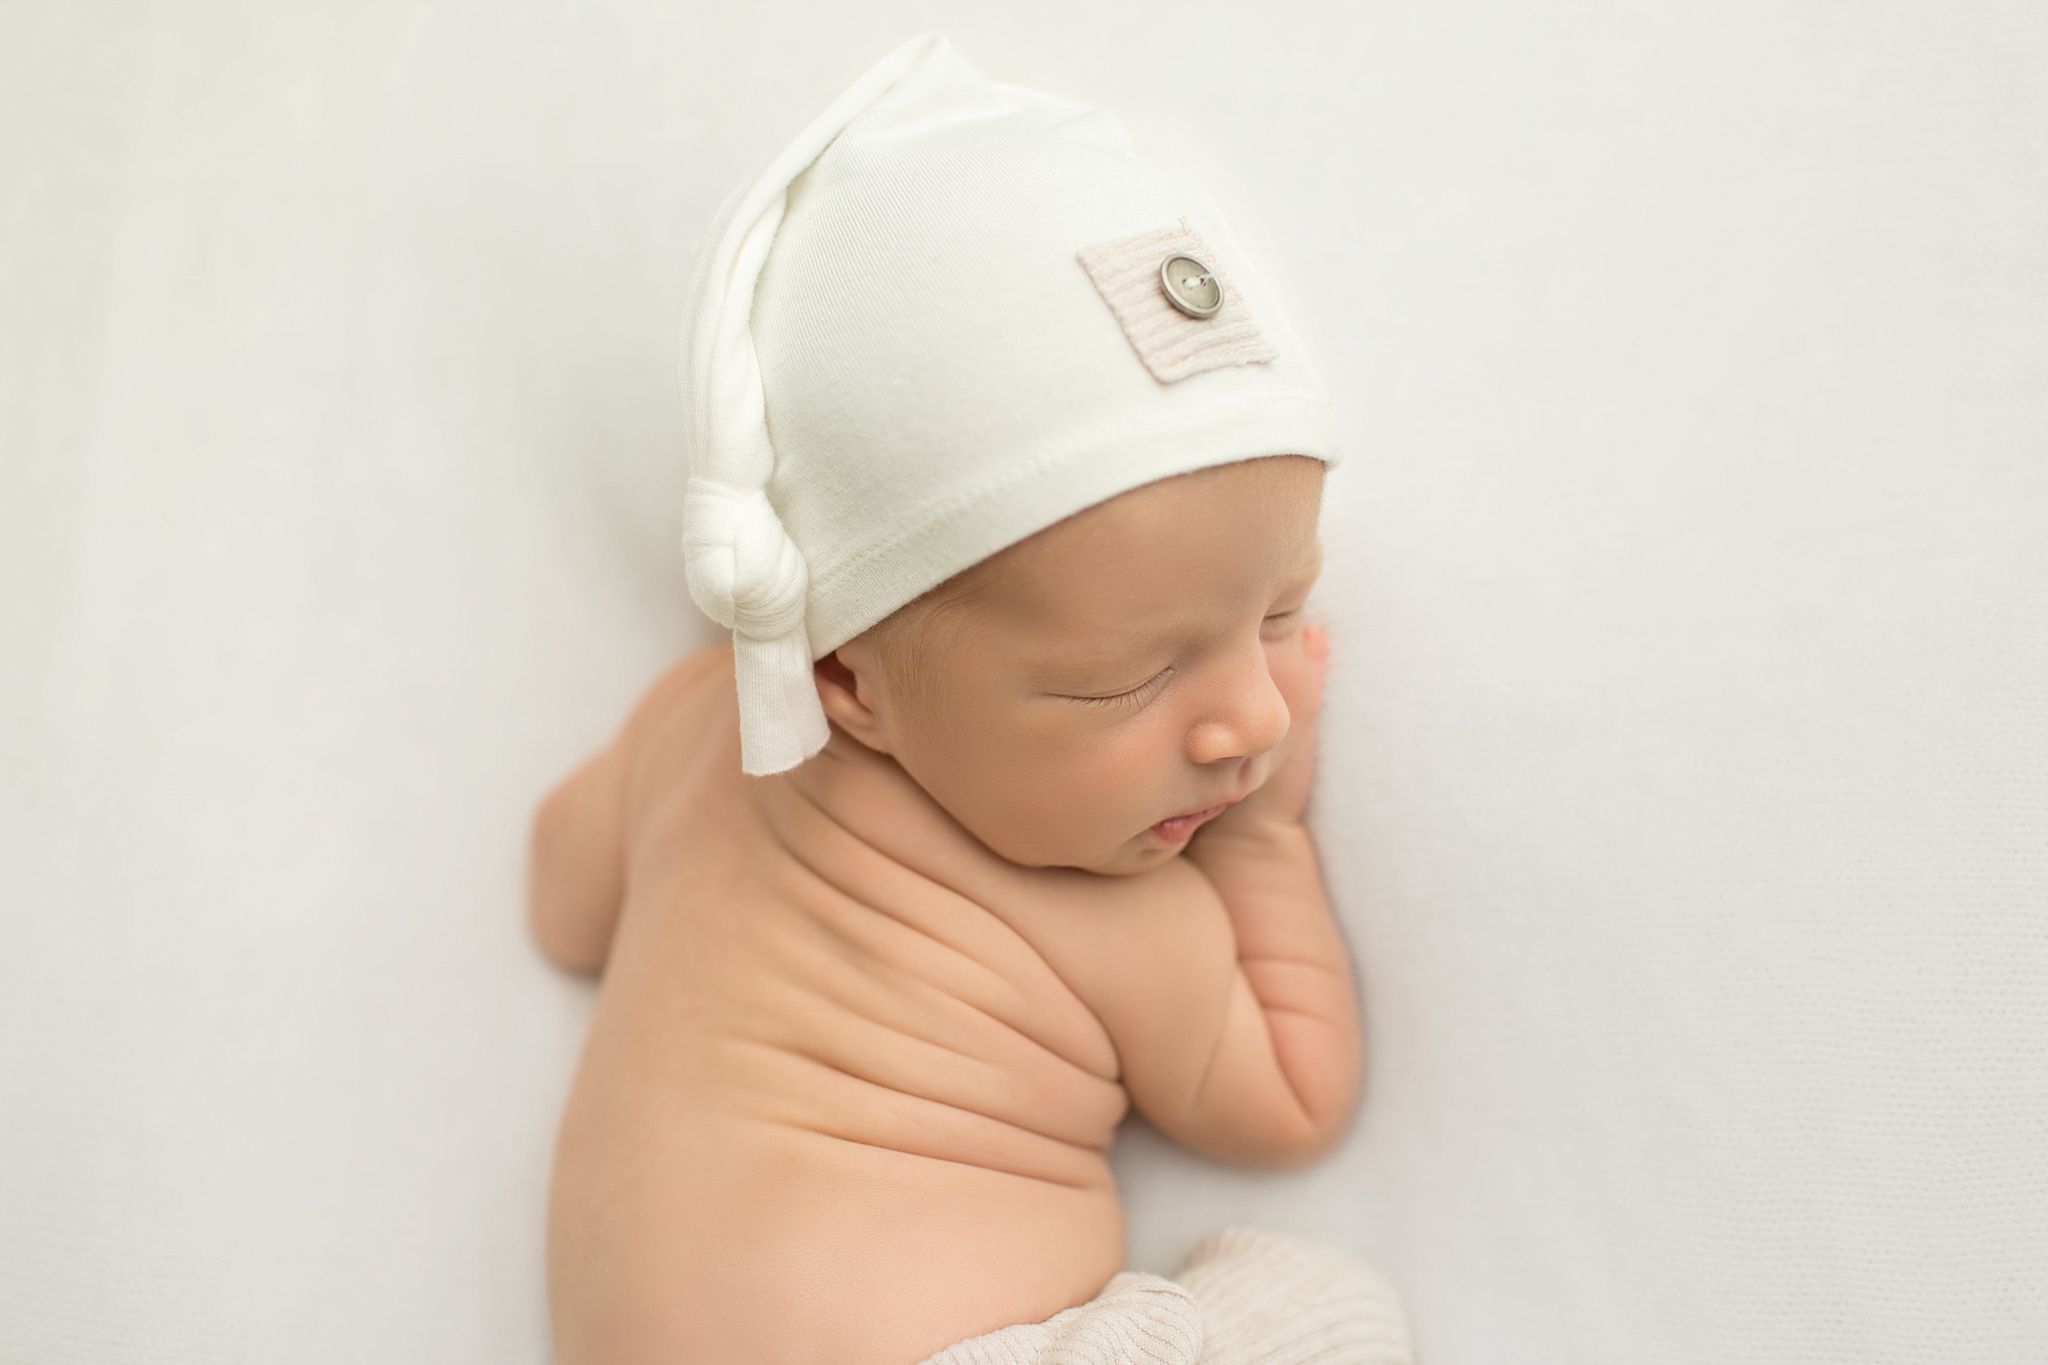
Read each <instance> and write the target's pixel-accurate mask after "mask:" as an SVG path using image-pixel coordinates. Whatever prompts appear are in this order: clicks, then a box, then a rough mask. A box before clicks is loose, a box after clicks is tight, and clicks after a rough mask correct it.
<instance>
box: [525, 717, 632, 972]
mask: <svg viewBox="0 0 2048 1365" xmlns="http://www.w3.org/2000/svg"><path fill="white" fill-rule="evenodd" d="M625 766H626V765H625V761H624V758H623V757H622V755H621V754H620V752H619V746H618V745H617V744H613V745H611V746H610V747H608V748H606V749H605V750H604V751H603V752H602V753H600V754H598V755H597V756H596V757H595V758H593V759H591V760H590V761H589V762H587V763H585V764H584V765H583V766H582V767H580V768H578V769H577V770H576V771H575V772H574V773H572V774H570V775H569V777H568V779H567V780H566V781H564V782H563V783H562V785H561V786H559V787H556V788H555V789H554V791H553V792H551V793H549V795H548V799H547V800H545V801H543V802H542V803H541V807H540V810H539V811H538V812H536V813H535V815H534V817H533V847H532V854H531V864H530V867H529V871H528V876H527V891H526V913H527V922H528V923H529V925H530V926H531V927H532V929H533V938H534V942H536V943H538V944H539V945H540V949H541V951H542V952H544V953H546V954H547V955H548V958H549V960H550V961H552V962H553V963H554V964H555V965H556V966H558V967H562V968H566V969H567V970H569V971H572V972H580V973H583V974H585V975H591V976H594V975H596V974H597V973H598V972H600V971H602V970H604V964H605V959H606V958H607V957H609V956H610V955H611V947H612V930H613V929H614V928H616V927H617V925H618V921H619V905H620V902H621V901H622V900H623V899H624V897H625V885H626V780H625Z"/></svg>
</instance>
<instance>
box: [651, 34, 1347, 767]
mask: <svg viewBox="0 0 2048 1365" xmlns="http://www.w3.org/2000/svg"><path fill="white" fill-rule="evenodd" d="M1175 243H1188V244H1192V245H1191V246H1180V247H1176V246H1174V244H1175ZM1176 249H1179V250H1188V251H1189V252H1190V254H1201V253H1206V254H1205V255H1202V259H1203V260H1204V261H1205V263H1206V264H1207V265H1208V266H1211V267H1213V268H1214V269H1215V272H1216V275H1217V277H1218V279H1219V280H1221V281H1222V282H1223V286H1224V289H1225V299H1226V302H1225V305H1224V310H1223V313H1222V314H1221V315H1219V316H1218V317H1217V318H1215V319H1213V320H1206V321H1195V320H1190V319H1188V318H1184V317H1183V316H1182V315H1181V314H1180V313H1177V312H1174V311H1173V310H1172V309H1171V308H1169V307H1168V306H1167V302H1166V300H1165V296H1164V295H1163V294H1162V293H1161V292H1160V290H1159V288H1158V284H1157V272H1158V270H1159V269H1160V265H1161V264H1162V263H1163V261H1164V259H1165V257H1166V254H1167V253H1168V252H1169V251H1170V250H1176ZM682 369H683V375H682V378H683V391H684V397H685V401H686V403H687V404H688V408H689V418H688V426H687V431H688V441H689V461H690V480H689V491H688V494H687V498H686V501H685V503H684V510H683V552H684V557H685V561H686V564H687V568H688V573H689V580H690V593H691V595H692V596H693V597H694V598H695V599H696V601H697V603H698V605H699V606H701V607H702V608H703V609H704V610H705V611H706V612H707V613H709V614H710V615H711V616H712V617H713V618H715V619H716V620H717V621H719V622H720V623H721V624H723V625H726V626H730V627H731V628H732V631H733V652H734V658H735V667H736V669H737V672H738V681H739V698H740V731H741V745H742V762H743V765H744V766H745V768H746V770H747V771H748V772H750V773H756V774H764V773H773V772H780V771H782V770H783V769H786V768H791V767H794V766H796V765H797V764H799V763H801V762H803V761H804V760H805V759H806V758H808V757H810V756H811V755H812V754H814V753H816V752H817V751H818V750H819V749H820V748H821V747H822V746H823V745H824V743H825V740H826V738H827V734H828V728H827V725H826V721H825V715H824V711H823V710H822V708H821V707H820V706H819V704H818V695H817V688H816V684H815V682H814V681H813V677H812V671H811V665H812V662H813V661H814V660H815V659H817V658H819V657H822V656H823V655H825V654H826V653H829V652H830V651H831V650H833V649H836V648H838V647H839V646H840V645H842V644H844V643H845V642H846V641H848V640H849V639H852V638H853V637H854V636H855V635H858V634H859V633H860V632H862V631H864V630H866V629H867V628H868V627H870V626H872V625H874V624H875V623H876V622H878V621H880V620H881V619H882V618H884V617H885V616H887V615H889V614H890V613H891V612H893V611H895V610H896V609H897V608H898V607H901V606H903V605H904V604H905V603H907V602H910V601H912V600H914V599H916V598H917V597H919V596H920V595H922V594H923V593H925V592H927V591H929V590H930V589H931V588H934V587H936V586H937V585H939V584H940V583H943V582H944V581H945V580H946V579H948V578H950V577H952V576H953V575H954V574H956V573H958V572H960V571H961V570H962V569H965V568H967V567H968V566H969V565H971V564H974V563H976V562H977V561H979V560H982V559H985V558H987V557H988V556H989V555H991V554H994V553H995V552H996V551H998V550H1000V549H1002V548H1003V547H1005V546H1007V545H1011V544H1014V543H1015V542H1017V541H1019V540H1022V539H1023V538H1024V537H1026V536H1029V535H1031V534H1032V533H1033V532H1035V531H1039V530H1042V529H1044V528H1045V527H1047V526H1050V525H1052V524H1053V523H1054V522H1056V521H1059V520H1061V519H1063V518H1065V517H1068V516H1071V515H1073V514H1074V513H1075V512H1078V511H1080V510H1081V509H1083V508H1085V507H1089V506H1092V505H1093V504H1095V503H1098V502H1101V501H1103V500H1104V499H1106V498H1110V497H1114V496H1115V495H1116V494H1118V493H1121V492H1124V491H1126V490H1128V489H1131V488H1135V487H1138V486H1139V485H1141V484H1145V483H1150V482H1153V481H1154V480H1157V479H1163V478H1166V477H1168V476H1170V475H1174V474H1181V473H1186V472H1188V471H1190V470H1194V469H1202V468H1206V467H1209V466H1212V465H1218V464H1227V463H1230V462H1232V461H1236V460H1244V459H1252V458H1256V457H1259V456H1263V455H1280V454H1296V455H1308V456H1313V457H1316V458H1319V459H1322V460H1325V461H1334V460H1335V458H1336V453H1337V450H1336V431H1335V426H1334V423H1333V422H1332V420H1331V417H1330V411H1329V404H1328V401H1327V399H1326V397H1325V395H1324V393H1323V390H1322V387H1321V385H1320V384H1319V383H1318V382H1317V380H1316V379H1315V377H1314V375H1313V374H1312V373H1311V372H1310V371H1309V368H1308V366H1307V364H1306V363H1305V361H1304V360H1303V359H1302V356H1301V348H1300V346H1299V344H1298V343H1297V342H1296V340H1295V339H1294V337H1293V335H1292V333H1290V332H1289V331H1288V329H1287V327H1286V324H1285V323H1284V322H1283V321H1282V320H1281V316H1280V310H1279V309H1278V307H1277V306H1276V305H1275V304H1274V302H1273V299H1272V297H1271V295H1270V294H1269V293H1268V292H1267V290H1266V287H1265V285H1264V283H1263V282H1262V281H1261V280H1260V279H1259V278H1258V276H1257V274H1256V273H1255V272H1254V271H1253V270H1252V269H1251V267H1250V265H1249V264H1248V263H1247V262H1246V261H1245V259H1244V257H1243V255H1242V253H1241V252H1240V251H1239V250H1238V248H1237V245H1236V243H1235V241H1234V240H1233V239H1232V238H1231V235H1230V232H1229V230H1228V229H1227V228H1226V227H1225V226H1224V224H1223V221H1222V219H1221V217H1220V216H1219V215H1218V213H1217V211H1216V208H1215V206H1214V205H1213V204H1211V203H1210V202H1209V200H1208V198H1207V197H1206V196H1204V195H1203V194H1202V193H1201V192H1200V191H1198V190H1196V189H1194V188H1193V187H1192V186H1190V185H1188V184H1187V183H1186V182H1185V181H1183V180H1182V179H1180V178H1179V177H1178V176H1175V175H1173V174H1171V173H1169V172H1167V171H1165V170H1163V169H1161V168H1159V167H1157V166H1154V165H1152V164H1150V163H1148V162H1145V161H1141V160H1139V159H1138V158H1137V157H1136V156H1135V155H1133V154H1132V152H1131V149H1130V144H1129V140H1128V138H1127V137H1126V136H1125V134H1124V132H1123V130H1122V129H1121V128H1120V127H1118V126H1117V124H1116V123H1115V121H1114V120H1112V119H1110V118H1108V117H1107V116H1105V115H1103V114H1100V113H1096V112H1092V111H1089V110H1085V109H1082V108H1079V107H1078V106H1075V105H1071V104H1067V103H1065V102H1063V101H1059V100H1054V99H1051V98H1048V97H1046V96H1042V95H1036V94H1033V93H1031V92H1029V91H1024V90H1018V89H1015V88H1012V87H1008V86H1001V85H996V84H993V83H992V82H990V81H987V80H985V79H983V78H982V77H981V76H980V75H979V74H978V73H977V72H975V71H974V69H973V68H972V67H970V66H968V65H967V64H966V62H964V61H962V60H961V58H960V57H959V56H958V55H957V54H956V53H954V52H953V50H952V49H951V48H950V47H948V46H947V45H946V43H945V42H944V41H943V40H942V39H939V38H935V37H929V36H927V37H921V38H917V39H913V40H912V41H911V42H909V43H906V44H904V45H903V46H902V47H901V48H898V49H897V50H896V51H895V52H892V53H890V54H889V56H887V57H885V58H884V59H883V60H882V61H881V62H880V63H879V64H878V65H877V66H875V67H874V69H873V70H871V71H869V72H868V73H867V74H866V75H864V76H862V77H861V78H860V80H858V81H857V82H855V83H854V85H853V87H852V88H851V89H850V90H848V91H847V92H846V93H845V94H844V95H842V96H840V98H839V99H838V100H837V101H836V102H835V103H834V104H833V105H832V106H831V107H830V108H829V109H827V110H826V111H825V112H824V113H823V114H822V115H820V116H819V117H818V119H817V120H816V121H814V122H813V123H812V124H811V125H810V127H808V128H806V129H805V130H804V131H803V132H802V133H801V134H799V135H798V136H797V138H796V140H795V141H794V142H792V143H791V144H790V145H789V147H788V148H787V149H786V150H785V151H784V152H783V153H782V155H781V156H779V157H777V158H776V160H775V162H774V163H773V164H772V165H771V166H769V168H768V170H767V171H766V172H765V173H764V174H763V175H762V176H761V178H760V179H758V180H757V181H755V182H754V184H753V185H752V186H750V187H749V188H748V189H747V190H745V191H744V192H743V193H741V194H740V195H738V196H737V197H736V198H734V199H733V200H731V201H729V202H728V203H727V205H726V207H725V208H724V210H723V211H722V212H721V213H720V214H719V217H718V219H717V221H716V222H715V223H714V224H713V226H712V229H711V232H710V233H709V235H708V237H707V239H706V244H705V248H704V251H703V253H702V254H701V256H700V257H699V258H698V261H697V264H696V269H695V272H694V275H693V278H692V280H691V284H690V294H689V300H688V303H687V305H686V308H685V313H684V322H683V347H682Z"/></svg>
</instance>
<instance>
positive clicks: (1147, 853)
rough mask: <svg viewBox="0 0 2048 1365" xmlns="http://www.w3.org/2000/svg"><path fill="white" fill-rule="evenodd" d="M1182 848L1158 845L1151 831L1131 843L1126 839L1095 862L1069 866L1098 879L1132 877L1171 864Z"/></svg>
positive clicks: (1177, 845) (1174, 845)
mask: <svg viewBox="0 0 2048 1365" xmlns="http://www.w3.org/2000/svg"><path fill="white" fill-rule="evenodd" d="M1186 847H1187V845H1186V844H1185V843H1181V844H1164V843H1161V842H1160V841H1159V840H1158V839H1157V838H1155V837H1154V836H1153V834H1152V831H1151V830H1146V831H1145V832H1144V833H1143V834H1140V835H1139V836H1138V837H1137V838H1135V839H1126V840H1125V841H1124V842H1123V843H1121V844H1118V845H1117V846H1116V847H1115V848H1113V849H1111V850H1110V851H1109V852H1107V853H1105V854H1103V855H1102V856H1101V857H1099V858H1095V859H1092V860H1090V861H1087V862H1076V863H1073V864H1070V866H1073V867H1076V868H1078V869H1080V870H1081V871H1083V872H1093V873H1094V874H1095V875H1096V876H1098V877H1135V876H1137V875H1138V874H1139V873H1141V872H1150V871H1151V870H1152V869H1153V868H1155V867H1159V866H1160V865H1162V864H1164V863H1170V862H1172V861H1173V860H1174V858H1176V857H1177V856H1179V854H1180V852H1181V850H1182V849H1184V848H1186Z"/></svg>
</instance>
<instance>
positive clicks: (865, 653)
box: [811, 640, 889, 754]
mask: <svg viewBox="0 0 2048 1365" xmlns="http://www.w3.org/2000/svg"><path fill="white" fill-rule="evenodd" d="M862 645H863V642H862V641H859V640H855V641H852V642H851V643H848V644H844V645H841V646H840V647H839V648H838V649H835V650H833V651H832V652H831V653H830V654H827V655H826V656H825V657H824V658H822V659H820V660H818V661H817V662H816V663H814V664H812V665H811V672H812V674H813V675H814V676H815V677H816V678H817V680H818V702H819V704H820V705H822V706H823V707H824V708H825V715H826V717H827V718H828V719H829V720H831V722H832V723H833V724H834V725H836V726H838V727H839V728H840V729H842V730H844V731H846V733H847V734H849V735H852V736H853V737H854V738H855V739H857V740H859V741H860V742H861V743H862V744H865V745H866V746H867V747H868V748H870V749H873V750H874V751H875V752H876V753H878V754H886V753H888V752H889V745H888V743H887V741H885V740H884V739H883V737H882V727H881V724H880V717H879V716H878V715H877V714H876V710H875V703H876V701H877V699H878V696H879V690H880V688H881V686H882V673H881V662H880V660H878V659H876V658H875V655H874V651H873V650H872V649H866V648H863V647H862Z"/></svg>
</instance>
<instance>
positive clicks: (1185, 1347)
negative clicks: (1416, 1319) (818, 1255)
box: [924, 1228, 1411, 1365]
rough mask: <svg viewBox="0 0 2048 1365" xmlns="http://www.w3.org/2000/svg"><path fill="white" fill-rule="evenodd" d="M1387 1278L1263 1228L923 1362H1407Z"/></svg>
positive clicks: (1403, 1328)
mask: <svg viewBox="0 0 2048 1365" xmlns="http://www.w3.org/2000/svg"><path fill="white" fill-rule="evenodd" d="M1410 1360H1411V1355H1410V1352H1409V1348H1408V1328H1407V1324H1406V1322H1405V1320H1404V1319H1403V1317H1402V1314H1401V1304H1400V1300H1399V1299H1398V1298H1397V1297H1396V1296H1395V1294H1394V1291H1393V1289H1392V1288H1391V1287H1390V1286H1389V1285H1388V1284H1387V1282H1386V1281H1385V1280H1383V1279H1381V1278H1380V1277H1379V1276H1378V1275H1376V1274H1374V1273H1373V1272H1372V1271H1371V1270H1369V1269H1367V1268H1366V1267H1365V1265H1363V1264H1362V1263H1361V1262H1359V1261H1357V1260H1356V1259H1354V1258H1353V1257H1351V1256H1349V1255H1346V1254H1345V1253H1343V1252H1341V1251H1337V1250H1335V1249H1334V1248H1331V1247H1326V1246H1321V1245H1319V1244H1317V1243H1314V1242H1310V1241H1305V1240H1303V1239H1302V1238H1299V1237H1290V1236H1287V1235H1285V1234H1283V1233H1277V1232H1263V1231H1259V1230H1257V1229H1253V1228H1230V1229H1228V1230H1226V1231H1224V1232H1220V1233H1218V1234H1217V1235H1216V1236H1214V1237H1211V1238H1210V1239H1209V1240H1208V1241H1206V1242H1204V1243H1203V1244H1202V1245H1201V1246H1200V1247H1198V1248H1197V1249H1196V1251H1195V1253H1194V1254H1193V1255H1192V1256H1190V1257H1189V1258H1188V1261H1187V1264H1186V1265H1184V1266H1182V1267H1181V1270H1180V1273H1179V1274H1178V1275H1177V1276H1175V1277H1174V1279H1171V1280H1166V1279H1161V1278H1160V1277H1159V1276H1157V1275H1119V1276H1117V1277H1116V1278H1115V1279H1114V1280H1111V1281H1110V1283H1109V1287H1108V1288H1107V1289H1105V1290H1103V1292H1102V1293H1101V1294H1100V1295H1098V1296H1097V1297H1096V1298H1094V1299H1092V1300H1091V1301H1089V1302H1088V1303H1085V1304H1082V1305H1081V1306H1080V1307H1079V1308H1069V1309H1068V1310H1067V1311H1066V1312H1064V1313H1058V1314H1055V1315H1054V1316H1052V1317H1050V1318H1048V1319H1046V1320H1045V1321H1044V1322H1033V1323H1024V1324H1021V1325H1019V1326H1016V1327H1006V1328H1004V1329H1003V1330H1001V1331H999V1332H990V1333H988V1334H987V1335H986V1336H979V1337H974V1338H972V1339H970V1340H968V1341H963V1342H961V1343H959V1344H958V1345H956V1346H950V1347H948V1348H946V1349H945V1350H943V1351H941V1352H939V1353H938V1354H937V1355H935V1356H932V1357H930V1358H929V1359H927V1360H926V1361H925V1362H924V1365H1409V1362H1410Z"/></svg>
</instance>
